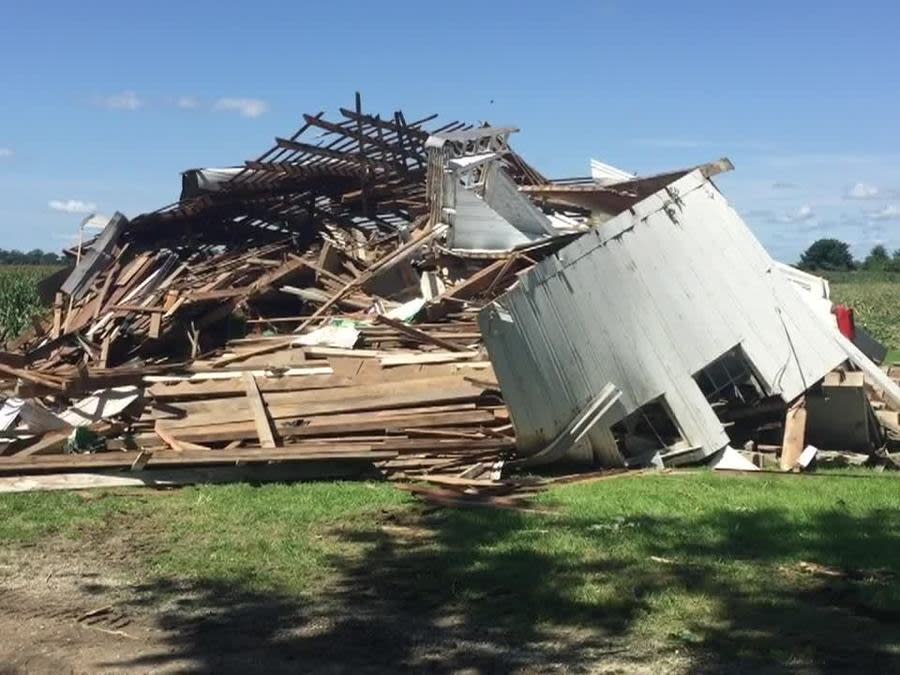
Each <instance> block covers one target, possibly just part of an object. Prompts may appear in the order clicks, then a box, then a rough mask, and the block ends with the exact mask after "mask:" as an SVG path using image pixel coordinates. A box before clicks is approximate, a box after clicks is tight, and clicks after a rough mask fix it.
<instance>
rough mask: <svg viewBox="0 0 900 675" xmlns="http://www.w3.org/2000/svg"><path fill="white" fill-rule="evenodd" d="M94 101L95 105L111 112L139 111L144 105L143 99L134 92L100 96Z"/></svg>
mask: <svg viewBox="0 0 900 675" xmlns="http://www.w3.org/2000/svg"><path fill="white" fill-rule="evenodd" d="M93 101H94V105H98V106H100V107H101V108H108V109H109V110H137V109H138V108H140V107H141V106H143V105H144V101H143V99H141V98H140V97H139V96H138V95H137V94H136V93H134V92H133V91H123V92H121V93H119V94H111V95H109V96H98V97H95V98H94V99H93Z"/></svg>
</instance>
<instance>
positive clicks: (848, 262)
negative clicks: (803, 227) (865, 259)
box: [798, 239, 856, 272]
mask: <svg viewBox="0 0 900 675" xmlns="http://www.w3.org/2000/svg"><path fill="white" fill-rule="evenodd" d="M855 265H856V263H855V262H854V261H853V254H852V253H850V246H849V245H848V244H847V243H846V242H843V241H841V240H840V239H819V240H818V241H815V242H813V243H812V245H811V246H810V247H809V248H808V249H806V250H805V251H804V252H803V255H801V256H800V262H799V264H798V266H799V267H800V268H801V269H805V270H824V271H829V272H834V271H844V270H852V269H853V268H854V267H855Z"/></svg>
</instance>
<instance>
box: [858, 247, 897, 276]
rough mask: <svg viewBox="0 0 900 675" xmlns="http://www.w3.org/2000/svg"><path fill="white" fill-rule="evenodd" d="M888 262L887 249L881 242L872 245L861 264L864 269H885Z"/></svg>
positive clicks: (889, 257)
mask: <svg viewBox="0 0 900 675" xmlns="http://www.w3.org/2000/svg"><path fill="white" fill-rule="evenodd" d="M890 262H891V256H889V255H888V252H887V249H886V248H885V247H884V246H882V245H881V244H877V245H875V246H873V247H872V250H871V251H870V252H869V255H867V256H866V259H865V260H864V261H863V264H862V266H863V269H865V270H885V269H887V268H888V267H889V265H890Z"/></svg>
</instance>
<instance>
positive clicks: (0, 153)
mask: <svg viewBox="0 0 900 675" xmlns="http://www.w3.org/2000/svg"><path fill="white" fill-rule="evenodd" d="M14 154H16V153H14V152H13V150H12V148H0V158H5V157H12V156H13V155H14Z"/></svg>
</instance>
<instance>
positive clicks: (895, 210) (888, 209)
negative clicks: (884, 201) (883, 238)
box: [869, 204, 900, 220]
mask: <svg viewBox="0 0 900 675" xmlns="http://www.w3.org/2000/svg"><path fill="white" fill-rule="evenodd" d="M869 218H871V219H872V220H900V206H897V205H896V204H888V205H887V206H885V207H884V208H883V209H880V210H878V211H872V212H870V213H869Z"/></svg>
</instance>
